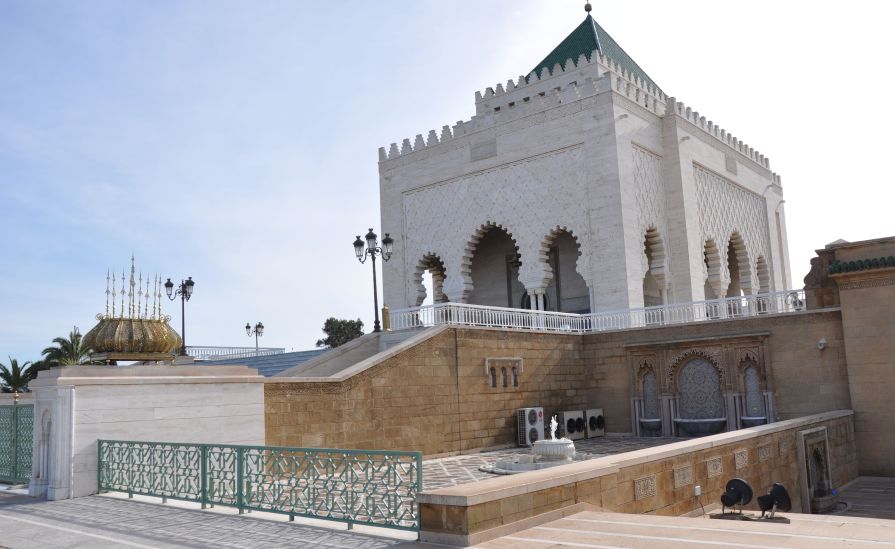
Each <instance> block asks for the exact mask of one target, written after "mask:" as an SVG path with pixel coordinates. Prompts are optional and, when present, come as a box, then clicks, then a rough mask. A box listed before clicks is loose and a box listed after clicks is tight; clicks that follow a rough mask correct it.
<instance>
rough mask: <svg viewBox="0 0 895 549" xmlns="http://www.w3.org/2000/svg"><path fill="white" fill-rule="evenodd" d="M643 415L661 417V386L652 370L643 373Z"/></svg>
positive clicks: (648, 417) (654, 417)
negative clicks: (658, 385) (658, 384)
mask: <svg viewBox="0 0 895 549" xmlns="http://www.w3.org/2000/svg"><path fill="white" fill-rule="evenodd" d="M643 417H644V418H647V419H657V418H659V388H658V387H657V384H656V374H654V373H653V372H652V371H649V372H647V373H645V374H644V375H643Z"/></svg>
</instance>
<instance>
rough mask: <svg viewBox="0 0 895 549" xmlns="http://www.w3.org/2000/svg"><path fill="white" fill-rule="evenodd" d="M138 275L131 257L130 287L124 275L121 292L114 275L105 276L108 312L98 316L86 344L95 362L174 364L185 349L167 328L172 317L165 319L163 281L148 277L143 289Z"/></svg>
mask: <svg viewBox="0 0 895 549" xmlns="http://www.w3.org/2000/svg"><path fill="white" fill-rule="evenodd" d="M135 271H136V269H135V265H134V258H133V257H131V273H130V281H129V286H127V287H126V286H125V276H124V272H122V273H121V290H120V292H119V291H118V290H117V288H116V276H115V274H114V273H111V275H110V274H109V273H106V312H105V314H98V315H96V318H97V320H99V322H98V323H97V325H96V326H94V327H93V328H91V330H90V331H89V332H87V334H86V335H85V336H84V340H83V343H84V345H86V346H88V347H89V348H90V349H91V350H93V352H94V354H93V356H92V358H93V360H96V361H100V362H105V363H107V364H116V363H117V361H119V360H123V361H143V362H159V361H171V360H173V359H174V355H175V352H176V349H178V348H179V347H180V346H181V345H182V339H181V338H180V335H179V334H178V333H177V332H175V331H174V329H173V328H171V326H170V325H169V324H168V321H169V320H170V317H169V316H166V315H162V299H161V290H162V282H161V278H160V277H153V278H152V279H150V278H149V277H147V278H146V280H145V288H144V280H143V274H142V273H140V275H139V277H137V278H135V274H136V273H135ZM128 288H129V289H128ZM119 297H120V298H119ZM150 302H151V305H150Z"/></svg>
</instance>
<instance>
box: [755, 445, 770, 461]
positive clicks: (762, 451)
mask: <svg viewBox="0 0 895 549" xmlns="http://www.w3.org/2000/svg"><path fill="white" fill-rule="evenodd" d="M769 459H771V447H770V446H769V445H764V446H759V447H758V461H759V463H760V462H762V461H767V460H769Z"/></svg>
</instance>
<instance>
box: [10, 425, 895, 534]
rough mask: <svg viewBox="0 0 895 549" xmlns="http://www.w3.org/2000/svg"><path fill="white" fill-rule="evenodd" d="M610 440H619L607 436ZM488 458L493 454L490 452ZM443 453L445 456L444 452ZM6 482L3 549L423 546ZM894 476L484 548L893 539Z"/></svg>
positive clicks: (604, 520) (556, 530)
mask: <svg viewBox="0 0 895 549" xmlns="http://www.w3.org/2000/svg"><path fill="white" fill-rule="evenodd" d="M606 440H607V441H612V439H611V438H609V439H606ZM489 459H490V458H489ZM439 461H444V460H439ZM18 492H19V493H13V492H10V491H4V490H0V549H7V548H8V549H37V548H40V549H45V548H50V549H54V548H77V549H80V548H90V549H93V548H99V549H106V548H113V547H114V548H118V547H137V548H143V549H149V548H153V549H155V548H159V549H169V548H174V547H181V548H183V547H186V548H196V549H198V548H206V547H223V548H235V549H238V548H268V547H272V548H274V547H282V548H286V547H290V548H292V547H298V548H308V547H320V548H345V549H348V548H352V549H353V548H360V549H413V548H415V549H424V548H433V549H434V548H437V547H439V546H436V545H430V544H422V543H417V542H415V541H413V538H414V537H415V535H414V534H413V533H409V532H396V531H385V530H382V529H370V528H364V527H356V529H355V530H354V531H347V530H346V529H345V526H344V525H341V524H338V523H323V522H321V521H304V522H302V523H298V522H296V523H290V522H286V519H285V517H282V516H279V515H270V514H266V513H252V514H250V515H237V514H235V513H236V511H235V510H234V509H224V508H217V509H215V510H214V511H200V510H198V509H195V508H194V506H193V507H191V506H192V504H186V503H182V502H174V501H170V502H169V503H168V504H166V505H161V504H159V503H158V502H159V500H158V499H150V498H146V501H139V500H140V499H143V498H139V497H138V498H136V499H135V500H130V499H126V497H125V496H123V495H120V494H118V495H113V496H111V497H110V496H90V497H85V498H78V499H72V500H64V501H54V502H47V501H39V500H35V499H32V498H28V497H26V496H23V495H21V491H18ZM893 496H895V479H891V478H873V477H862V478H860V479H858V480H856V481H855V482H852V483H851V484H849V485H848V486H847V487H846V488H845V489H843V490H842V491H841V501H843V502H847V503H848V510H847V511H846V510H845V509H844V508H845V505H843V506H842V507H843V511H841V512H840V513H838V514H833V515H800V514H796V513H787V514H785V516H787V517H789V518H790V519H791V521H792V523H791V524H789V525H787V524H768V523H756V522H739V521H717V520H709V519H707V518H705V517H700V518H682V517H658V516H654V515H625V514H618V513H600V512H584V513H578V514H575V515H572V516H569V517H566V518H563V519H560V520H556V521H553V522H549V523H546V524H542V525H539V526H536V527H534V528H529V529H526V530H523V531H520V532H517V533H514V534H510V535H507V536H504V537H502V538H498V539H495V540H492V541H489V542H486V543H482V544H480V545H478V546H477V547H481V548H483V549H504V548H512V549H526V548H538V549H550V548H560V547H567V548H587V549H590V548H593V549H597V548H608V547H618V548H649V549H654V548H656V547H662V548H666V547H667V548H675V547H681V548H685V547H686V548H690V547H693V546H699V547H760V548H774V547H811V548H812V549H818V548H825V547H831V548H832V547H841V546H854V547H895V521H893V520H885V519H889V518H893V517H895V499H893Z"/></svg>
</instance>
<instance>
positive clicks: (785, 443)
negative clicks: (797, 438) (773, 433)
mask: <svg viewBox="0 0 895 549" xmlns="http://www.w3.org/2000/svg"><path fill="white" fill-rule="evenodd" d="M777 447H778V449H779V450H780V455H781V456H784V455H786V453H787V452H789V450H790V448H791V447H792V445H791V444H790V443H789V439H786V438H781V439H780V442H778V443H777Z"/></svg>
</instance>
